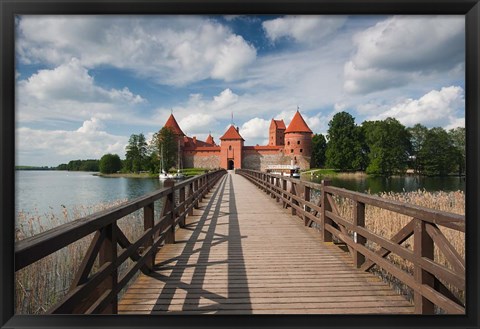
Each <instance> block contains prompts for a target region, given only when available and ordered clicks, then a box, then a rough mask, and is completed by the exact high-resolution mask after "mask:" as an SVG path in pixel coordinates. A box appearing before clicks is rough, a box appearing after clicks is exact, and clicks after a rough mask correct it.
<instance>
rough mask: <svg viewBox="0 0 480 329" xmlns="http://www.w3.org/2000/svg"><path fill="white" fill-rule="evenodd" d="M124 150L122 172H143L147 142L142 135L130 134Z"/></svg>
mask: <svg viewBox="0 0 480 329" xmlns="http://www.w3.org/2000/svg"><path fill="white" fill-rule="evenodd" d="M125 149H126V153H125V162H124V170H125V171H127V172H139V171H142V170H144V169H145V167H146V161H147V142H146V141H145V136H144V135H143V133H140V134H138V135H136V134H132V135H131V136H130V138H129V140H128V145H127V147H126V148H125Z"/></svg>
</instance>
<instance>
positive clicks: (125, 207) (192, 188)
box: [15, 169, 226, 314]
mask: <svg viewBox="0 0 480 329" xmlns="http://www.w3.org/2000/svg"><path fill="white" fill-rule="evenodd" d="M225 173H226V171H225V170H223V169H221V170H216V171H213V172H210V173H206V174H203V175H200V176H195V177H192V178H190V179H187V180H185V181H182V182H180V183H178V184H176V185H174V186H172V187H165V188H162V189H160V190H157V191H154V192H151V193H148V194H146V195H144V196H141V197H138V198H136V199H133V200H130V201H127V202H124V203H122V204H120V205H118V206H115V207H112V208H109V209H106V210H103V211H100V212H97V213H94V214H92V215H89V216H86V217H83V218H79V219H77V220H74V221H72V222H69V223H66V224H63V225H60V226H58V227H55V228H53V229H51V230H48V231H46V232H43V233H40V234H37V235H34V236H32V237H29V238H26V239H24V240H21V241H18V242H17V243H16V244H15V271H18V270H21V269H22V268H24V267H26V266H29V265H30V264H33V263H34V262H36V261H38V260H40V259H42V258H44V257H46V256H48V255H50V254H52V253H54V252H56V251H58V250H60V249H63V248H65V247H66V246H68V245H70V244H72V243H74V242H75V241H78V240H80V239H82V238H84V237H86V236H88V235H90V234H92V233H95V236H94V237H93V239H92V241H91V242H90V246H89V248H88V250H87V252H86V254H85V255H84V257H83V262H82V264H81V265H80V268H79V270H78V272H77V273H76V275H75V276H74V280H73V282H72V285H71V287H70V290H69V291H68V292H67V294H66V296H64V297H63V298H62V299H61V300H60V301H59V302H58V303H57V304H56V305H54V306H53V307H51V308H50V309H49V310H48V311H47V313H86V314H90V313H107V314H111V313H117V295H118V293H119V292H120V291H121V290H122V289H123V288H124V287H125V286H126V284H127V283H128V281H129V280H130V279H131V278H132V277H133V276H134V275H135V273H137V272H138V271H142V272H145V273H147V272H149V271H151V270H152V268H153V264H154V259H155V254H156V253H157V251H158V250H159V248H160V247H161V245H162V244H164V243H174V242H175V228H176V226H177V225H180V226H184V225H185V218H186V217H187V216H189V215H192V214H193V213H192V211H193V208H195V207H198V203H199V202H200V201H201V200H202V198H203V197H204V196H205V195H206V194H207V193H208V191H209V190H210V189H211V188H212V187H213V186H214V185H215V184H216V183H217V182H218V180H219V179H220V178H221V177H222V176H223V175H224V174H225ZM187 189H188V193H187ZM177 192H178V196H179V197H178V204H177V203H176V201H175V194H176V193H177ZM162 198H163V199H165V202H164V203H163V209H162V210H161V216H160V220H159V221H158V222H157V223H155V222H154V202H155V201H158V200H160V199H162ZM139 209H143V210H144V211H143V217H144V233H143V234H142V235H141V236H140V237H139V238H138V239H137V240H136V241H133V242H131V241H129V240H128V238H127V237H126V236H125V235H124V234H123V232H122V231H121V230H120V228H119V227H118V225H117V221H118V220H119V219H121V218H123V217H125V216H127V215H129V214H131V213H133V212H135V211H137V210H139ZM118 246H120V247H121V250H120V252H118ZM97 257H98V260H99V264H98V265H99V268H98V270H97V271H96V272H95V273H93V274H91V271H92V268H93V265H94V263H95V259H97ZM128 258H130V259H131V260H132V261H133V263H132V265H130V267H129V268H128V269H127V271H126V273H124V274H122V276H121V277H119V273H118V268H119V266H120V265H121V264H122V263H123V262H124V261H125V260H127V259H128Z"/></svg>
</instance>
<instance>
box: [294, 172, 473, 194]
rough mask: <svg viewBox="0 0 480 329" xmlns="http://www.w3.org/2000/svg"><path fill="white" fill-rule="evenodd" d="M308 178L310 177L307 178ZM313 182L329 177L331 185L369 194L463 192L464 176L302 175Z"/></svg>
mask: <svg viewBox="0 0 480 329" xmlns="http://www.w3.org/2000/svg"><path fill="white" fill-rule="evenodd" d="M308 178H310V179H308ZM302 179H308V180H310V181H313V182H315V183H320V182H321V180H322V179H329V180H331V182H332V185H333V186H337V187H342V188H346V189H349V190H353V191H358V192H367V193H368V192H369V193H371V194H376V193H381V192H411V191H417V190H419V189H420V190H426V191H428V192H435V191H446V192H449V191H459V190H460V191H463V192H465V177H454V176H450V177H417V176H404V177H390V178H385V177H369V176H360V177H359V176H354V175H351V176H334V177H328V178H322V177H313V179H312V178H311V177H308V175H305V177H304V176H302Z"/></svg>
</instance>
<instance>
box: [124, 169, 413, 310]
mask: <svg viewBox="0 0 480 329" xmlns="http://www.w3.org/2000/svg"><path fill="white" fill-rule="evenodd" d="M118 308H119V313H120V314H128V313H135V314H138V313H146V314H162V313H165V312H168V313H173V314H175V313H182V314H185V313H190V314H192V313H193V314H207V313H212V314H219V313H221V314H253V313H277V314H278V313H303V314H307V313H316V314H339V313H344V314H360V313H394V314H400V313H413V306H412V304H411V303H409V302H407V301H406V300H405V299H404V298H403V297H402V296H399V295H398V294H396V293H395V292H394V291H393V290H392V289H391V288H390V287H389V286H388V285H387V284H385V283H383V282H381V281H380V280H379V279H377V278H376V277H374V276H373V275H371V274H369V273H365V272H361V271H359V270H357V269H355V268H354V267H353V266H352V262H351V260H350V257H349V255H348V254H347V253H344V252H343V251H341V250H340V249H339V248H338V247H336V246H332V245H326V244H324V243H321V242H320V240H319V238H318V236H317V235H316V233H315V232H313V230H312V229H307V228H305V227H304V226H303V222H302V221H300V220H296V217H295V218H294V217H292V216H291V215H290V211H289V210H288V211H287V210H285V209H282V207H280V206H279V205H278V204H276V203H275V201H274V199H271V198H269V197H267V196H266V195H265V194H264V193H262V192H261V191H260V190H259V189H257V188H256V187H255V186H254V185H253V184H251V183H250V182H248V181H247V180H246V179H245V178H243V177H241V176H239V175H235V174H228V175H225V176H224V177H223V178H222V179H221V180H220V182H219V183H218V184H217V186H216V187H214V189H213V190H212V192H211V193H210V194H209V195H208V198H207V199H205V202H203V203H201V204H200V209H198V210H195V212H194V216H190V217H188V218H187V226H186V228H184V229H179V230H178V231H177V233H176V243H175V244H170V245H166V246H165V247H163V248H162V250H161V252H159V253H158V254H157V257H156V267H155V271H154V273H152V274H151V275H148V276H147V275H144V274H141V275H140V277H139V278H138V279H137V280H136V281H135V282H134V283H133V284H132V285H131V286H130V287H129V288H128V290H127V291H126V293H125V294H124V295H123V297H122V299H121V300H120V301H119V307H118Z"/></svg>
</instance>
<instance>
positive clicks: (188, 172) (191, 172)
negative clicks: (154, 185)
mask: <svg viewBox="0 0 480 329" xmlns="http://www.w3.org/2000/svg"><path fill="white" fill-rule="evenodd" d="M208 170H209V169H205V168H185V169H182V170H180V171H181V172H182V173H183V174H184V175H185V176H187V177H193V176H196V175H202V174H204V173H206V172H207V171H208ZM176 172H177V171H176V170H171V171H170V172H169V173H171V174H174V173H176ZM94 176H100V177H107V178H119V177H125V178H158V174H152V173H149V172H142V173H114V174H102V173H95V174H94Z"/></svg>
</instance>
